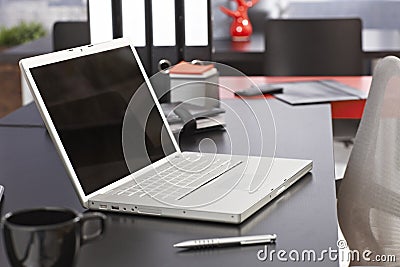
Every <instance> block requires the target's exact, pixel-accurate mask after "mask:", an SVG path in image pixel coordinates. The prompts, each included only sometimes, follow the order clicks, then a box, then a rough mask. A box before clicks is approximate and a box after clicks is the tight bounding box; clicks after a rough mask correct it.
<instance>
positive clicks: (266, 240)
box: [240, 239, 275, 245]
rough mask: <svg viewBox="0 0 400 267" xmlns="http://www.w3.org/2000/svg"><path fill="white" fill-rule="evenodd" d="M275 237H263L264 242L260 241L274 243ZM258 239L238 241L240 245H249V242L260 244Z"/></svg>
mask: <svg viewBox="0 0 400 267" xmlns="http://www.w3.org/2000/svg"><path fill="white" fill-rule="evenodd" d="M274 242H275V239H265V240H264V242H262V243H274ZM260 243H261V242H260V240H245V241H240V244H241V245H251V244H260Z"/></svg>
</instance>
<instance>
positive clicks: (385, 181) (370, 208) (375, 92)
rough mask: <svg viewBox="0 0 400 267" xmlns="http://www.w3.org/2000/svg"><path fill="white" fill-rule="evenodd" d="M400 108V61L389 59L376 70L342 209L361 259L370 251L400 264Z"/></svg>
mask: <svg viewBox="0 0 400 267" xmlns="http://www.w3.org/2000/svg"><path fill="white" fill-rule="evenodd" d="M399 103H400V59H398V58H396V57H393V56H391V57H386V58H384V59H382V60H381V61H380V63H379V64H378V66H377V67H376V68H375V71H374V75H373V79H372V84H371V90H370V92H369V97H368V100H367V103H366V106H365V110H364V114H363V117H362V119H361V123H360V127H359V129H358V132H357V135H356V139H355V143H354V147H353V150H352V153H351V156H350V160H349V163H348V166H347V169H346V172H345V176H344V179H343V181H342V184H341V186H340V189H339V194H338V203H337V204H338V206H337V208H338V219H339V224H340V227H341V229H342V231H343V234H344V236H345V238H346V240H347V243H348V245H349V248H350V249H351V250H355V249H357V250H358V251H359V252H360V255H362V254H361V253H362V252H363V251H364V250H366V249H368V250H370V251H372V253H373V255H371V258H372V259H373V257H374V255H377V254H380V255H396V257H397V259H399V258H400V146H399V144H400V105H399ZM360 258H361V260H363V259H362V257H361V256H360ZM353 263H354V264H356V265H370V264H371V265H376V264H377V262H367V261H361V262H353Z"/></svg>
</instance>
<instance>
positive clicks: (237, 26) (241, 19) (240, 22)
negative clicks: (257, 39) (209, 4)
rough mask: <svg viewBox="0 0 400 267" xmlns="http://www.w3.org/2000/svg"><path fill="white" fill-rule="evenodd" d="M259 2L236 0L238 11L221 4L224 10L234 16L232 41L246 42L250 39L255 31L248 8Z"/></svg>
mask: <svg viewBox="0 0 400 267" xmlns="http://www.w3.org/2000/svg"><path fill="white" fill-rule="evenodd" d="M257 2H258V0H252V1H246V0H236V3H237V5H238V6H237V10H236V11H233V10H230V9H227V8H226V7H224V6H220V9H221V11H222V12H224V13H225V14H227V15H228V16H231V17H232V18H233V21H232V25H231V36H232V41H236V42H246V41H249V40H250V36H251V34H252V33H253V27H252V26H251V23H250V19H249V16H248V14H247V10H248V9H249V8H250V7H252V6H254V5H255V4H256V3H257Z"/></svg>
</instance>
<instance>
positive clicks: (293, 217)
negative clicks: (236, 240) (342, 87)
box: [0, 99, 337, 267]
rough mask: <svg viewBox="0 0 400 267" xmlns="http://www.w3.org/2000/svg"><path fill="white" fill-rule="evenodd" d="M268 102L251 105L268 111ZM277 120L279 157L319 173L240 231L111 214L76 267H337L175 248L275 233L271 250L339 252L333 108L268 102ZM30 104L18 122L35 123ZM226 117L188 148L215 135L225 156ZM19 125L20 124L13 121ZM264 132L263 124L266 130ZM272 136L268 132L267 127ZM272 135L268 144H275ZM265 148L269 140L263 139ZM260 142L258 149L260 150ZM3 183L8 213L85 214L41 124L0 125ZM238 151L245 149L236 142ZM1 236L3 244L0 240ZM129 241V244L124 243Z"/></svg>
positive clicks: (231, 127) (230, 127)
mask: <svg viewBox="0 0 400 267" xmlns="http://www.w3.org/2000/svg"><path fill="white" fill-rule="evenodd" d="M263 101H264V100H263V99H256V100H251V101H249V103H250V106H251V107H252V108H253V109H254V110H255V111H256V112H257V113H258V114H262V112H264V111H265V110H264V109H265V106H264V105H263V104H262V102H263ZM267 101H268V102H269V104H270V107H271V109H272V112H273V114H274V117H275V121H276V130H277V151H276V152H277V153H276V154H277V156H279V157H297V158H310V159H313V160H314V169H313V171H312V173H311V174H308V175H306V177H304V179H302V180H300V181H299V182H298V183H296V184H295V185H294V186H293V187H291V188H290V189H289V190H288V191H287V192H286V193H285V194H283V195H281V196H280V197H278V198H277V199H276V200H275V201H273V202H272V203H270V204H269V205H267V206H266V207H264V208H263V209H262V210H261V211H259V212H258V213H256V214H255V215H254V216H252V217H251V218H249V219H248V220H247V221H246V222H244V223H243V224H241V225H239V226H233V225H224V224H219V223H206V222H197V221H184V220H176V219H166V218H154V217H145V216H143V217H141V216H128V215H116V214H108V219H107V228H108V229H107V232H106V234H105V235H104V237H103V238H102V239H101V240H98V241H97V242H94V243H92V244H89V245H86V246H84V247H83V248H82V249H81V253H80V256H79V261H78V266H86V267H87V266H135V265H137V266H265V265H266V264H268V266H287V265H288V264H289V263H291V264H293V265H296V266H309V265H313V266H321V265H323V266H337V262H332V261H330V260H329V259H328V258H327V259H326V261H325V262H323V263H321V262H316V263H315V262H313V263H306V264H305V263H304V262H297V263H294V262H289V263H287V262H279V261H278V260H277V259H275V260H274V261H273V262H268V261H267V262H260V261H259V260H258V259H257V251H258V250H259V249H261V248H263V246H249V247H232V248H224V249H215V250H206V251H187V252H179V251H178V250H176V249H174V248H173V247H172V244H173V243H175V242H178V241H182V240H186V239H193V238H204V237H213V236H239V235H248V234H260V233H272V232H273V233H277V234H278V241H277V244H276V245H275V246H272V247H270V249H276V250H280V249H286V250H287V251H290V250H292V249H298V250H300V251H302V250H304V249H315V250H316V251H317V253H319V252H320V251H322V250H323V249H329V247H332V248H333V249H335V248H336V245H335V244H336V240H337V223H336V220H337V218H336V200H335V190H334V171H333V169H334V168H333V152H332V134H331V131H332V129H331V123H330V107H329V105H326V104H322V105H309V106H300V107H292V106H289V105H287V104H284V103H282V102H280V101H277V100H275V99H268V100H267ZM224 102H225V103H226V104H227V105H229V106H230V107H232V109H233V110H232V112H237V113H239V114H242V115H243V116H246V112H245V111H244V110H245V108H244V107H245V105H244V104H243V102H241V101H239V100H235V99H226V100H224ZM32 109H33V106H30V107H24V108H22V109H21V110H19V111H18V112H19V113H18V114H17V115H18V116H16V117H14V119H15V120H17V118H19V119H21V118H22V119H23V117H24V116H26V120H25V121H23V123H28V122H29V121H31V122H33V121H32V120H33V118H29V116H28V113H30V112H32ZM232 112H231V111H228V113H227V117H226V119H227V132H208V133H203V134H201V135H196V136H195V138H194V140H192V141H189V140H186V141H185V143H183V144H182V147H183V149H186V150H195V149H196V144H198V142H199V141H200V140H201V139H202V138H204V137H210V138H212V139H213V140H215V142H216V143H217V145H218V149H219V151H226V150H227V144H228V133H229V134H232V135H235V128H236V127H237V125H238V122H237V121H235V120H234V119H233V118H234V117H233V113H232ZM12 122H13V119H12V118H11V119H10V120H9V121H8V124H12ZM15 124H16V125H17V124H18V123H15ZM264 128H265V127H264ZM264 130H266V131H267V132H268V129H264ZM271 138H272V137H269V136H266V137H265V138H264V139H263V140H266V141H267V140H270V139H271ZM264 143H267V142H264ZM255 145H257V144H255ZM259 145H260V144H258V146H259ZM0 147H1V149H0V162H1V168H0V183H1V184H4V185H5V189H6V190H5V195H4V203H3V214H4V213H5V212H7V211H10V210H16V209H21V208H28V207H34V206H49V205H52V206H54V205H56V206H65V207H71V208H74V209H77V210H81V211H82V210H83V209H82V208H81V206H80V204H79V202H78V198H77V196H76V194H75V192H74V190H73V188H72V186H71V184H70V182H69V179H68V177H67V174H66V172H65V170H64V168H63V166H62V164H61V162H60V160H59V158H58V156H57V153H56V151H55V149H54V146H53V144H52V142H51V140H50V138H49V136H48V134H47V133H46V130H45V129H44V128H43V127H16V126H11V125H8V126H1V127H0ZM234 148H235V149H234V151H235V152H236V153H246V151H247V147H246V146H243V145H241V144H238V145H234ZM1 235H2V233H1V234H0V240H1V241H0V242H2V236H1ZM122 244H123V245H122ZM0 247H1V248H2V249H0V266H8V262H7V260H6V257H5V252H4V244H2V245H1V246H0Z"/></svg>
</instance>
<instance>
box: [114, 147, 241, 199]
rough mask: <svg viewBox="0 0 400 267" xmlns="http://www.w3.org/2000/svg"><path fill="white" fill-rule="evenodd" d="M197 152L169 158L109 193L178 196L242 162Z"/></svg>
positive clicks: (178, 197)
mask: <svg viewBox="0 0 400 267" xmlns="http://www.w3.org/2000/svg"><path fill="white" fill-rule="evenodd" d="M198 155H200V154H198ZM198 155H197V154H190V155H189V156H187V155H185V156H178V157H175V158H172V159H171V160H170V161H169V162H167V163H165V164H163V165H161V166H159V167H157V168H154V169H153V170H152V171H150V172H147V173H145V174H143V175H140V176H139V177H135V178H134V180H133V181H131V182H129V183H127V184H125V185H123V186H121V187H118V188H116V190H113V191H112V192H109V193H112V194H116V195H127V196H134V195H135V196H139V197H143V196H145V195H149V196H151V197H154V198H156V199H159V200H163V199H164V200H168V199H175V200H180V199H182V198H183V197H185V196H187V195H189V194H190V193H192V192H194V191H195V190H197V189H198V188H200V187H202V186H204V185H205V184H207V183H209V182H211V181H213V180H214V179H216V178H218V177H219V176H221V175H222V174H223V173H225V172H227V171H229V170H230V169H232V168H234V167H235V166H237V165H239V164H240V163H241V161H240V160H232V159H221V158H214V157H213V156H210V155H207V156H198Z"/></svg>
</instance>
